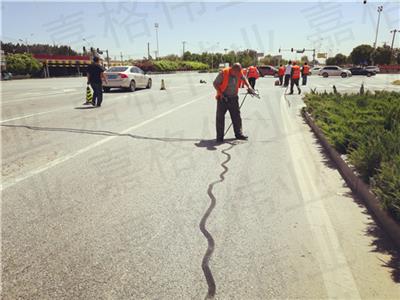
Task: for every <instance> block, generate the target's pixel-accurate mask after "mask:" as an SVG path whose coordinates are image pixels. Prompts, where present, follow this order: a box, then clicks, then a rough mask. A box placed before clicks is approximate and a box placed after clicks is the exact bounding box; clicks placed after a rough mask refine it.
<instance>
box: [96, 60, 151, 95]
mask: <svg viewBox="0 0 400 300" xmlns="http://www.w3.org/2000/svg"><path fill="white" fill-rule="evenodd" d="M104 74H105V76H106V78H107V82H104V83H103V90H104V92H109V91H110V89H111V88H124V89H128V90H130V91H131V92H134V91H135V90H136V88H146V89H150V88H151V84H152V80H151V78H150V76H148V75H146V74H144V72H143V70H142V69H140V68H138V67H135V66H120V67H111V68H109V69H108V70H107V71H105V72H104Z"/></svg>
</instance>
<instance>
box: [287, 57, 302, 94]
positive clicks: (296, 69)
mask: <svg viewBox="0 0 400 300" xmlns="http://www.w3.org/2000/svg"><path fill="white" fill-rule="evenodd" d="M300 74H301V71H300V66H298V65H297V63H296V62H295V61H294V62H293V66H292V72H291V78H290V79H291V80H290V95H292V94H293V87H294V85H296V86H297V90H298V92H299V95H300V94H301V89H300V87H299V80H300Z"/></svg>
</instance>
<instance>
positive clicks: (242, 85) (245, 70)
mask: <svg viewBox="0 0 400 300" xmlns="http://www.w3.org/2000/svg"><path fill="white" fill-rule="evenodd" d="M242 74H243V76H244V77H246V78H247V69H246V68H243V69H242ZM240 88H244V81H243V80H240Z"/></svg>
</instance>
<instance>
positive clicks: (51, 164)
mask: <svg viewBox="0 0 400 300" xmlns="http://www.w3.org/2000/svg"><path fill="white" fill-rule="evenodd" d="M205 96H207V97H209V95H203V96H200V97H198V98H196V99H194V100H192V101H189V102H186V103H184V104H181V105H178V106H176V107H174V108H172V109H170V110H168V111H166V112H163V113H161V114H159V115H157V116H155V117H152V118H150V119H147V120H146V121H143V122H141V123H139V124H136V125H134V126H132V127H129V128H127V129H125V130H124V131H122V132H120V133H119V134H126V133H129V132H130V131H132V130H135V129H138V128H140V127H143V126H145V125H147V124H149V123H151V122H154V121H156V120H158V119H161V118H162V117H165V116H167V115H169V114H171V113H173V112H175V111H177V110H180V109H181V108H184V107H186V106H188V105H190V104H193V103H195V102H197V101H199V100H200V99H202V98H204V97H205ZM117 137H118V135H116V136H115V135H114V136H109V137H107V138H104V139H102V140H100V141H97V142H95V143H93V144H90V145H88V146H86V147H84V148H82V149H79V150H78V151H76V152H73V153H71V154H68V155H65V156H63V157H59V158H57V159H55V160H52V161H50V162H48V163H47V164H45V165H44V166H42V167H40V168H37V169H35V170H32V171H29V172H28V173H26V174H24V175H21V176H19V177H16V178H11V179H9V180H3V182H2V184H1V188H0V190H1V191H4V190H5V189H7V188H9V187H11V186H13V185H15V184H17V183H19V182H21V181H24V180H26V179H28V178H30V177H32V176H35V175H38V174H40V173H43V172H45V171H47V170H48V169H51V168H53V167H55V166H57V165H59V164H62V163H63V162H66V161H68V160H70V159H72V158H74V157H76V156H78V155H81V154H83V153H86V152H89V151H90V150H92V149H93V148H96V147H98V146H100V145H103V144H105V143H107V142H109V141H111V140H113V139H115V138H117Z"/></svg>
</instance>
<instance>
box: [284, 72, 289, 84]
mask: <svg viewBox="0 0 400 300" xmlns="http://www.w3.org/2000/svg"><path fill="white" fill-rule="evenodd" d="M289 80H290V75H285V84H284V86H285V87H286V86H288V85H289Z"/></svg>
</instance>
